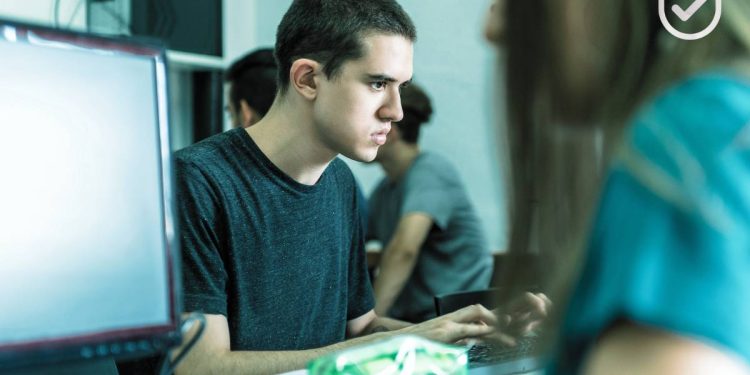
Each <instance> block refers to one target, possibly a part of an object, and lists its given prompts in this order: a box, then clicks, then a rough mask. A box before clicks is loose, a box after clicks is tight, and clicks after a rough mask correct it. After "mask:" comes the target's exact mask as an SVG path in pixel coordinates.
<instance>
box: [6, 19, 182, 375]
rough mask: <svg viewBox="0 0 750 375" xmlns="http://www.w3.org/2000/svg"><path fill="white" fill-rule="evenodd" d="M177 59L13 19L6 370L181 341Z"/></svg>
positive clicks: (147, 350) (145, 350) (151, 349)
mask: <svg viewBox="0 0 750 375" xmlns="http://www.w3.org/2000/svg"><path fill="white" fill-rule="evenodd" d="M166 80H167V72H166V64H165V54H164V50H163V49H162V48H159V47H155V46H152V45H148V44H142V43H135V42H132V41H126V40H119V39H112V38H102V37H94V36H91V35H86V34H83V33H73V32H64V31H59V30H53V29H48V28H44V27H38V26H30V25H24V24H19V23H15V22H9V21H2V20H0V176H2V177H0V178H1V179H2V182H0V275H1V276H0V301H1V302H0V304H1V306H2V307H1V308H0V370H2V369H4V368H5V369H7V368H18V367H19V366H26V365H30V364H40V363H50V362H61V361H66V360H74V359H87V358H106V357H121V356H127V357H135V356H139V355H147V354H153V353H155V352H163V351H165V350H166V348H168V347H170V346H173V345H175V344H176V343H178V342H179V340H180V332H179V319H180V312H181V311H180V304H179V296H178V294H177V291H178V290H179V285H178V283H179V275H178V267H177V265H178V259H177V257H178V255H179V251H178V248H177V243H176V235H175V231H176V229H175V222H174V220H175V217H174V215H173V211H174V209H173V199H174V193H173V190H172V189H173V187H172V186H173V184H172V177H171V176H172V171H171V166H170V157H171V156H170V155H171V153H170V146H169V128H168V114H167V112H168V111H167V102H168V100H167V82H166Z"/></svg>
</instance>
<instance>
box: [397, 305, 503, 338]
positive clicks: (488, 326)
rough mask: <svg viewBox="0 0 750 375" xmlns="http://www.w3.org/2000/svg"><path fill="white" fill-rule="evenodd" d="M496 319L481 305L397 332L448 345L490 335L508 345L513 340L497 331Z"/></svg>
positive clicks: (465, 308) (468, 307)
mask: <svg viewBox="0 0 750 375" xmlns="http://www.w3.org/2000/svg"><path fill="white" fill-rule="evenodd" d="M498 323H499V322H498V317H497V315H495V313H494V312H492V311H490V310H487V309H486V308H485V307H484V306H482V305H472V306H467V307H464V308H463V309H461V310H458V311H454V312H452V313H450V314H446V315H443V316H440V317H437V318H434V319H432V320H428V321H426V322H424V323H420V324H416V325H413V326H411V327H407V328H404V329H402V330H399V331H398V333H409V334H414V335H418V336H422V337H424V338H427V339H430V340H435V341H441V342H445V343H449V344H454V343H456V342H459V341H462V340H466V339H476V338H480V339H481V338H483V337H485V336H487V335H492V336H493V338H494V339H496V340H500V341H501V342H504V343H506V344H508V345H512V344H513V343H515V340H514V339H513V338H512V337H510V336H508V335H506V334H503V333H502V332H500V331H498V330H497V327H498Z"/></svg>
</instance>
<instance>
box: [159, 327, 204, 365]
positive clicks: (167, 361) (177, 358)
mask: <svg viewBox="0 0 750 375" xmlns="http://www.w3.org/2000/svg"><path fill="white" fill-rule="evenodd" d="M195 322H198V323H199V324H200V325H199V326H198V330H197V331H196V332H195V334H194V335H193V337H191V338H190V341H189V342H188V343H187V344H185V347H184V348H182V350H181V351H180V353H179V354H177V356H175V357H174V360H172V361H170V359H169V353H167V355H166V356H165V357H164V362H162V365H161V366H160V367H161V371H160V374H161V375H170V374H172V373H173V372H174V370H175V369H176V368H177V365H179V364H180V362H181V361H182V360H183V359H184V358H185V356H186V355H187V354H188V352H190V349H192V348H193V346H194V345H195V343H196V342H198V339H200V338H201V336H202V335H203V330H204V329H205V328H206V317H205V316H203V314H200V313H190V315H188V317H187V318H186V319H185V320H184V321H182V324H181V328H180V329H181V330H182V335H183V337H184V336H185V334H187V331H188V330H189V329H190V328H192V327H193V324H195Z"/></svg>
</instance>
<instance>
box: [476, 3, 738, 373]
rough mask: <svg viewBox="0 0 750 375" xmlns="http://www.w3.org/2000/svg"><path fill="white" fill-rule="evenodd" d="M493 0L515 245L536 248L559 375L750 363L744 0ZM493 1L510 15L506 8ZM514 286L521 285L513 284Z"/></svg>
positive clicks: (732, 368) (725, 368)
mask: <svg viewBox="0 0 750 375" xmlns="http://www.w3.org/2000/svg"><path fill="white" fill-rule="evenodd" d="M658 3H659V2H657V1H632V0H599V1H590V0H524V1H508V2H507V3H505V4H504V3H503V2H498V3H496V4H495V5H494V7H495V8H496V9H495V10H496V11H495V12H494V13H493V14H494V15H492V16H490V17H489V18H488V25H487V27H486V28H485V33H486V35H487V36H488V37H489V38H490V39H492V40H495V41H496V42H497V43H498V44H501V45H502V46H503V47H504V48H505V49H506V50H507V51H506V52H507V54H506V55H505V60H504V62H505V67H506V72H507V97H508V106H507V107H508V111H509V117H508V120H509V121H508V125H507V129H505V130H506V132H505V135H506V136H507V141H505V143H507V144H508V145H509V155H508V157H509V160H510V177H511V181H512V189H511V194H510V197H509V198H510V199H509V202H511V203H512V204H511V206H512V207H511V217H512V229H511V240H510V251H511V252H527V251H537V252H539V253H541V254H542V255H543V256H545V259H547V260H548V261H549V262H550V264H552V265H554V266H555V268H556V269H557V272H550V273H549V274H548V277H547V279H546V280H542V283H543V285H544V286H545V287H546V291H547V292H548V295H549V296H550V298H551V299H552V300H553V301H555V303H556V306H558V311H557V312H556V313H554V312H553V317H552V318H551V319H550V324H549V325H550V326H558V327H559V329H558V330H547V333H550V331H552V332H556V334H551V335H550V337H551V338H550V340H549V341H550V342H553V343H555V344H556V345H555V348H556V349H557V350H556V351H555V354H554V355H553V356H552V358H553V360H552V363H551V365H550V372H549V373H554V374H570V373H586V374H601V373H605V374H617V373H635V374H673V373H674V374H685V373H690V374H704V373H710V374H718V373H720V374H735V373H736V374H747V373H749V371H750V370H749V369H750V339H748V338H750V302H748V298H747V296H748V295H750V272H749V271H750V2H747V1H746V0H724V1H723V4H721V3H722V2H721V1H718V0H717V1H709V2H706V3H701V2H695V1H694V0H684V1H683V0H675V1H667V2H666V3H667V5H666V7H665V6H664V3H662V12H664V15H666V18H667V20H668V21H669V22H670V23H671V24H672V25H675V27H676V28H679V29H680V30H681V31H682V32H684V33H695V32H697V31H699V30H702V29H704V28H705V27H706V26H707V25H709V24H710V23H711V20H712V19H713V17H714V15H715V13H716V12H721V21H720V22H719V24H718V25H717V26H716V28H715V29H714V30H713V31H712V32H711V33H709V34H708V35H707V36H705V37H703V38H702V39H698V40H691V41H688V40H682V39H679V38H678V37H676V36H674V35H672V34H670V33H669V32H668V31H667V29H666V28H665V27H664V26H663V25H662V22H661V19H660V16H659V11H660V9H659V6H658V5H659V4H658ZM497 8H499V11H498V9H497ZM511 277H512V276H511Z"/></svg>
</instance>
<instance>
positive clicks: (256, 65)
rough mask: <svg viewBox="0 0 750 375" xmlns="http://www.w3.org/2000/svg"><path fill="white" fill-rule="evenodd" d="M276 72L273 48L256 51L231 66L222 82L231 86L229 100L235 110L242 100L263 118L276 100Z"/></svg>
mask: <svg viewBox="0 0 750 375" xmlns="http://www.w3.org/2000/svg"><path fill="white" fill-rule="evenodd" d="M277 70H278V69H277V67H276V60H275V59H274V57H273V48H261V49H257V50H255V51H253V52H251V53H249V54H247V55H245V56H244V57H242V58H241V59H239V60H237V61H235V62H234V63H232V65H231V66H230V67H229V69H227V72H226V75H225V80H226V81H227V82H229V83H230V84H231V86H230V88H229V100H230V101H231V102H232V105H233V106H234V108H235V111H239V110H240V100H241V99H244V100H245V101H246V102H247V104H248V105H250V106H251V107H253V109H255V110H256V111H257V112H258V115H260V116H261V117H263V116H265V114H266V113H267V112H268V109H269V108H271V104H273V100H274V98H275V97H276V72H277Z"/></svg>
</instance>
